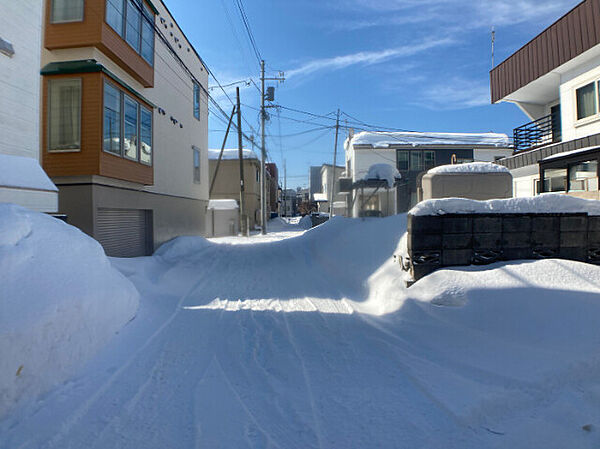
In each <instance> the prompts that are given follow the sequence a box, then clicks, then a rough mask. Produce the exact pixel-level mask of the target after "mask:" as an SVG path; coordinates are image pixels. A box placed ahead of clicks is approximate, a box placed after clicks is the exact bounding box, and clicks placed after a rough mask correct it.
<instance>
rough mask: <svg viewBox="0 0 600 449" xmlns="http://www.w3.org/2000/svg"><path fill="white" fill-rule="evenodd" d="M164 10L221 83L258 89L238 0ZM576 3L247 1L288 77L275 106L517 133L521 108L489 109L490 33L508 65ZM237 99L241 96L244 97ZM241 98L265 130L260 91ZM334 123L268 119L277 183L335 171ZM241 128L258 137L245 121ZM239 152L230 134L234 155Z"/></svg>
mask: <svg viewBox="0 0 600 449" xmlns="http://www.w3.org/2000/svg"><path fill="white" fill-rule="evenodd" d="M166 3H167V6H168V7H169V9H170V11H171V13H172V14H173V15H174V16H175V19H176V20H177V22H178V23H179V25H180V26H181V27H182V28H183V30H184V32H185V33H186V35H187V36H188V38H189V39H190V40H191V42H192V44H193V45H194V47H195V48H196V50H197V51H198V53H199V54H200V55H201V56H202V58H203V59H204V60H205V62H206V63H207V65H208V66H209V68H210V69H211V70H212V71H213V72H214V73H215V75H216V77H217V78H218V79H219V81H220V82H221V84H227V83H230V82H233V81H238V80H242V79H249V78H253V79H254V80H255V81H256V82H257V83H258V75H259V65H258V61H257V58H256V56H255V55H254V52H253V50H252V49H251V47H250V45H249V40H248V37H247V35H246V32H245V30H244V28H243V25H242V21H241V17H240V14H239V11H238V9H237V6H236V3H235V0H213V1H210V2H200V1H192V0H166ZM577 3H579V1H578V0H548V1H544V2H542V1H540V0H474V1H468V0H344V1H342V0H305V1H294V2H292V1H289V0H283V1H277V2H273V1H266V0H252V1H250V0H245V1H244V3H243V4H244V7H245V12H246V14H247V17H248V20H249V23H250V25H251V29H252V31H253V33H254V37H255V40H256V44H257V47H258V49H259V51H260V54H261V55H262V57H263V58H264V59H265V60H266V63H267V69H268V72H267V74H268V75H270V76H273V75H276V74H277V71H279V70H281V71H284V72H285V74H286V78H287V79H286V81H285V82H284V83H283V84H279V85H276V101H275V103H277V104H280V105H283V106H285V107H288V108H293V109H298V110H303V111H309V112H313V113H315V114H319V115H327V114H330V113H333V112H334V111H335V110H336V109H337V108H340V109H341V110H342V111H343V112H345V113H346V114H348V115H350V116H351V117H354V118H355V119H358V120H360V121H362V122H366V123H369V124H375V125H382V126H387V127H391V128H397V129H405V130H414V131H440V132H443V131H447V132H488V131H493V132H504V133H508V134H509V135H510V134H511V133H512V129H513V128H514V127H516V126H518V125H520V124H523V123H525V122H526V121H527V119H526V117H525V116H524V115H523V114H522V113H521V112H520V111H519V110H518V108H517V107H516V106H514V105H511V104H500V105H491V104H490V101H489V95H490V94H489V74H488V72H489V70H490V68H491V43H490V41H491V38H490V31H491V27H492V26H494V27H495V30H496V63H499V62H501V61H502V60H504V59H505V58H506V57H508V56H509V55H510V54H511V53H513V52H514V51H515V50H517V49H518V48H519V47H521V46H522V45H523V44H525V43H526V42H527V41H529V40H530V39H531V38H533V37H534V36H535V35H537V34H538V33H539V32H541V31H542V30H543V29H544V28H546V27H547V26H548V25H549V24H551V23H552V22H554V21H555V20H556V19H558V18H559V17H560V16H562V15H563V14H565V13H566V12H568V11H569V9H571V8H572V7H574V6H575V5H576V4H577ZM211 83H214V81H213V80H212V79H211ZM270 84H272V85H275V84H274V83H270ZM211 92H212V94H214V96H215V98H217V99H218V100H219V103H220V104H221V105H222V107H223V109H225V110H227V111H228V112H229V111H230V110H231V104H230V103H229V101H228V100H227V99H226V98H225V97H224V95H222V93H219V91H217V90H212V91H211ZM228 92H230V94H231V95H232V98H233V95H235V88H232V89H231V90H230V89H228ZM241 96H242V104H244V105H247V106H242V112H243V114H244V116H245V118H246V120H247V121H248V123H249V124H250V125H251V126H252V127H253V128H254V129H255V130H256V131H257V132H258V131H259V120H258V112H257V111H256V110H254V109H252V108H256V107H257V106H258V105H259V102H260V97H259V94H258V91H257V89H256V88H255V87H254V86H253V85H250V86H245V85H241ZM330 116H331V117H333V115H330ZM345 117H346V116H344V117H343V118H345ZM294 119H295V120H301V121H304V122H310V123H301V122H297V121H294ZM332 124H334V121H333V120H328V119H315V118H314V117H310V116H306V115H302V114H299V113H296V112H292V111H289V110H279V117H278V112H277V110H276V109H272V110H271V119H270V120H269V122H268V125H267V134H268V136H269V137H268V139H267V151H268V154H269V157H270V159H271V160H273V161H274V162H276V163H277V165H278V166H279V169H280V175H282V164H283V159H286V161H287V173H288V187H296V186H307V185H308V168H309V166H311V165H321V164H322V163H331V162H332V158H333V141H334V132H333V130H331V129H326V128H322V126H323V125H332ZM342 124H343V122H342ZM244 128H245V129H244V131H245V132H246V133H247V134H251V133H252V130H250V129H249V127H248V126H247V125H246V124H244ZM224 129H225V125H224V124H223V123H222V122H221V121H220V120H218V119H216V117H215V114H212V113H211V114H210V120H209V147H210V148H217V147H219V146H220V144H221V141H222V138H223V134H224ZM279 135H281V136H282V137H281V138H280V137H279ZM344 137H345V130H342V133H341V139H340V145H339V147H338V148H339V152H338V160H342V161H343V154H342V151H343V147H342V145H341V141H342V140H343V138H344ZM257 138H258V136H257ZM257 141H258V140H257ZM236 146H237V140H236V136H233V137H232V138H230V139H229V142H228V147H236ZM246 146H247V145H246Z"/></svg>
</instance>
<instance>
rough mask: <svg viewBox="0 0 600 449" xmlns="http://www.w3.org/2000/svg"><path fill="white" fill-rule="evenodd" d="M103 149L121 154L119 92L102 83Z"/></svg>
mask: <svg viewBox="0 0 600 449" xmlns="http://www.w3.org/2000/svg"><path fill="white" fill-rule="evenodd" d="M103 149H104V151H108V152H109V153H113V154H118V155H121V93H120V92H119V90H118V89H115V88H114V87H113V86H111V85H110V84H108V83H104V141H103Z"/></svg>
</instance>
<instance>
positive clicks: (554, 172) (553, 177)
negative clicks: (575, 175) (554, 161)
mask: <svg viewBox="0 0 600 449" xmlns="http://www.w3.org/2000/svg"><path fill="white" fill-rule="evenodd" d="M566 190H567V169H566V168H552V169H547V170H544V192H565V191H566Z"/></svg>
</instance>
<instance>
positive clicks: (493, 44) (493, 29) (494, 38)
mask: <svg viewBox="0 0 600 449" xmlns="http://www.w3.org/2000/svg"><path fill="white" fill-rule="evenodd" d="M495 44H496V29H495V28H494V27H492V69H493V68H494V50H495V48H494V47H495Z"/></svg>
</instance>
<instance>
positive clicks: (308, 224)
mask: <svg viewBox="0 0 600 449" xmlns="http://www.w3.org/2000/svg"><path fill="white" fill-rule="evenodd" d="M298 226H300V227H301V228H302V229H310V228H312V220H311V219H310V215H305V216H304V217H302V218H301V219H300V221H299V222H298Z"/></svg>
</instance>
